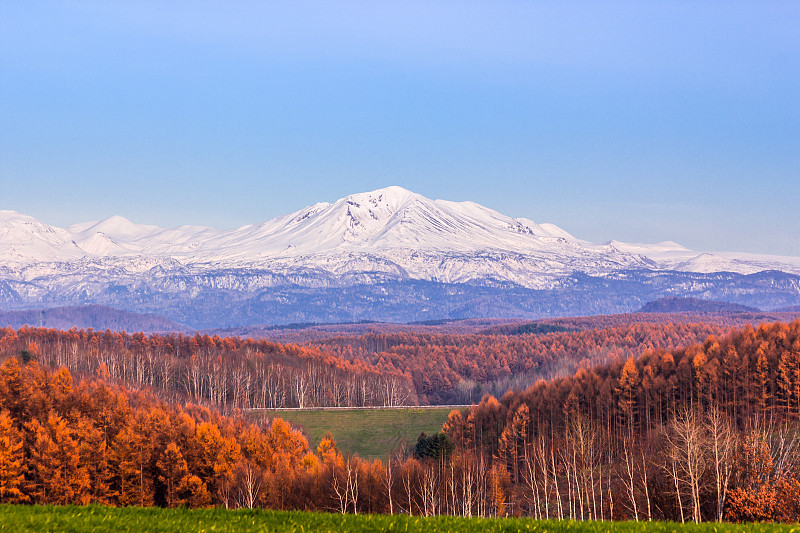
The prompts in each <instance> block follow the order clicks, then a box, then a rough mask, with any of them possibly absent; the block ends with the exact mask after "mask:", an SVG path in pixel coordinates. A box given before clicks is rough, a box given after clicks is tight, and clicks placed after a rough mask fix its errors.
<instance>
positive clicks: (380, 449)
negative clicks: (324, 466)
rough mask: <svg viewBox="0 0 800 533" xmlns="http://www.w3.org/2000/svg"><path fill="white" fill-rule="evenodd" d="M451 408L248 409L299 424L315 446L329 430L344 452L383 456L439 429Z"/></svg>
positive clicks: (366, 455)
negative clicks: (421, 434)
mask: <svg viewBox="0 0 800 533" xmlns="http://www.w3.org/2000/svg"><path fill="white" fill-rule="evenodd" d="M451 410H452V408H449V407H444V408H431V409H415V408H411V409H397V408H386V409H320V410H316V409H315V410H289V411H282V410H277V411H270V410H267V411H251V413H250V416H251V417H268V418H273V417H280V418H283V419H284V420H286V421H288V422H289V423H290V424H292V425H293V426H295V427H298V428H301V429H302V430H303V432H304V433H305V434H306V436H307V437H308V442H309V444H310V445H311V447H312V448H314V449H316V447H317V445H318V444H319V441H320V440H321V439H322V436H323V435H325V433H326V432H328V431H330V432H331V433H332V434H333V436H334V438H335V439H336V443H337V444H338V445H339V449H340V450H342V452H343V453H345V454H347V453H352V454H356V455H358V456H359V457H362V458H364V459H375V458H378V459H386V458H387V457H389V456H390V455H391V454H392V452H393V451H394V450H395V449H397V447H398V446H402V445H404V444H405V443H408V444H411V445H412V446H413V445H414V444H416V442H417V437H419V434H420V433H422V432H424V433H426V434H428V435H430V434H433V433H438V432H439V431H441V430H442V424H444V422H445V421H446V420H447V415H448V414H450V411H451Z"/></svg>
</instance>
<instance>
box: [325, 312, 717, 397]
mask: <svg viewBox="0 0 800 533" xmlns="http://www.w3.org/2000/svg"><path fill="white" fill-rule="evenodd" d="M561 329H565V328H561ZM726 330H727V328H724V327H720V326H717V325H712V324H705V323H681V324H675V323H661V324H659V323H632V324H625V325H621V326H610V327H602V328H599V329H587V330H583V331H574V330H567V331H555V332H549V333H535V332H534V333H523V334H516V333H515V332H511V334H491V335H478V334H466V335H444V334H404V333H393V334H367V335H361V336H358V337H351V336H342V337H334V338H331V339H327V340H324V341H318V342H314V343H310V344H309V346H313V347H315V348H317V349H319V350H321V351H322V352H324V353H327V354H331V355H333V356H336V357H337V358H340V359H344V360H347V361H363V362H366V363H369V364H371V365H375V366H376V367H377V368H380V369H382V370H385V371H388V372H399V373H402V374H405V375H408V376H410V377H411V379H412V380H413V383H414V388H415V389H416V392H417V394H418V395H419V397H420V399H421V400H422V401H426V402H428V403H431V404H436V403H471V402H473V401H478V400H479V399H480V397H481V396H482V394H483V393H485V392H490V393H495V394H497V395H500V394H503V393H505V392H506V391H507V390H509V389H515V390H517V389H524V388H527V387H528V386H530V385H532V384H533V383H535V382H536V381H538V380H541V379H551V378H555V377H560V376H565V375H568V374H571V373H573V372H574V371H575V370H576V369H577V368H579V367H589V366H592V365H596V364H602V363H609V362H613V361H619V360H625V359H627V358H628V357H630V356H632V355H636V354H639V353H641V351H642V350H647V349H655V348H656V347H661V348H664V349H668V350H669V349H673V348H677V347H679V346H685V345H687V344H691V343H693V342H699V341H702V340H704V339H705V338H706V337H708V336H709V335H712V334H717V335H718V334H721V333H722V332H724V331H726ZM545 331H546V330H545Z"/></svg>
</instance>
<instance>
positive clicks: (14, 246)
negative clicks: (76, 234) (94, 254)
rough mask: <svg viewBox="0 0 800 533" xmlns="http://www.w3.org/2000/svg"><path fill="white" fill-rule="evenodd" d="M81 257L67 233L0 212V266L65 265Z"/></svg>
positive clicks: (26, 216)
mask: <svg viewBox="0 0 800 533" xmlns="http://www.w3.org/2000/svg"><path fill="white" fill-rule="evenodd" d="M83 255H84V252H83V251H82V250H81V249H80V248H79V247H78V245H77V244H75V242H74V241H73V237H72V235H71V234H70V233H69V232H68V231H66V230H64V229H61V228H56V227H53V226H48V225H47V224H44V223H42V222H39V221H38V220H36V219H35V218H33V217H30V216H28V215H23V214H21V213H17V212H16V211H0V262H2V263H30V262H36V261H66V260H70V259H76V258H79V257H81V256H83Z"/></svg>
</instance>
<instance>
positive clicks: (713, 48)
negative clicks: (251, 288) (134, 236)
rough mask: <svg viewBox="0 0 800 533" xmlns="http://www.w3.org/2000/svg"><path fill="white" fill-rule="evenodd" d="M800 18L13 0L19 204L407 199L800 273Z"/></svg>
mask: <svg viewBox="0 0 800 533" xmlns="http://www.w3.org/2000/svg"><path fill="white" fill-rule="evenodd" d="M798 28H800V3H798V2H796V1H792V2H770V1H766V2H722V1H720V2H703V1H699V2H688V1H687V2H679V1H664V2H646V1H634V2H607V1H598V2H560V1H554V2H522V1H507V2H504V1H485V2H468V1H464V2H447V1H437V2H432V1H425V2H415V1H404V2H365V1H359V2H338V1H332V2H304V1H296V2H286V3H282V2H221V1H220V2H203V1H193V2H180V1H172V2H155V1H154V2H147V1H141V0H140V1H131V2H124V1H120V2H91V1H80V2H35V1H31V2H28V1H7V2H3V3H2V4H0V125H1V128H0V209H13V210H16V211H20V212H23V213H26V214H30V215H33V216H35V217H37V218H40V219H41V220H43V221H45V222H48V223H51V224H55V225H60V226H65V225H68V224H70V223H74V222H79V221H85V220H91V219H100V218H105V217H107V216H110V215H113V214H120V215H123V216H125V217H127V218H130V219H131V220H134V221H135V222H141V223H154V224H159V225H164V226H177V225H180V224H184V223H188V224H207V225H212V226H216V227H221V228H232V227H236V226H239V225H243V224H249V223H256V222H262V221H265V220H267V219H270V218H272V217H274V216H277V215H280V214H284V213H287V212H289V211H292V210H295V209H299V208H301V207H303V206H305V205H308V204H311V203H314V202H317V201H333V200H335V199H337V198H339V197H341V196H345V195H347V194H350V193H354V192H363V191H367V190H372V189H376V188H379V187H384V186H387V185H400V186H403V187H406V188H409V189H411V190H414V191H416V192H419V193H421V194H423V195H425V196H428V197H432V198H444V199H449V200H472V201H475V202H478V203H481V204H483V205H486V206H488V207H491V208H494V209H497V210H498V211H501V212H503V213H505V214H508V215H511V216H516V217H527V218H531V219H533V220H535V221H537V222H551V223H555V224H557V225H559V226H561V227H563V228H564V229H566V230H568V231H570V232H571V233H573V234H574V235H576V236H578V237H581V238H585V239H589V240H594V241H605V240H609V239H618V240H623V241H629V242H655V241H662V240H674V241H677V242H680V243H681V244H684V245H686V246H688V247H691V248H695V249H702V250H737V251H752V252H764V253H775V254H783V255H800V209H798V206H800V31H798Z"/></svg>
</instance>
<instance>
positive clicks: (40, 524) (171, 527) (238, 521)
mask: <svg viewBox="0 0 800 533" xmlns="http://www.w3.org/2000/svg"><path fill="white" fill-rule="evenodd" d="M101 531H113V532H115V533H126V532H131V533H133V532H176V531H186V532H190V531H191V532H209V533H210V532H215V533H226V532H231V533H234V532H237V533H248V532H267V531H270V532H309V531H315V532H316V531H319V532H328V531H330V532H340V531H387V532H390V531H420V532H423V531H424V532H430V533H438V532H455V533H458V532H467V531H469V532H472V531H481V532H498V533H499V532H512V531H513V532H516V531H520V532H522V531H525V532H531V531H536V532H541V533H547V532H552V533H559V532H587V533H590V532H591V533H594V532H601V531H602V532H606V531H607V532H620V533H623V532H624V533H628V532H630V533H634V532H665V533H666V532H672V531H676V532H677V531H687V532H709V533H711V532H721V533H725V532H731V533H733V532H740V531H741V532H750V531H752V532H772V531H781V532H784V531H785V532H787V533H789V532H800V525H797V524H794V525H791V524H790V525H777V524H757V525H752V524H713V523H708V524H675V523H672V522H649V523H648V522H572V521H562V522H558V521H537V520H531V519H527V518H495V519H490V518H459V517H451V516H437V517H431V518H424V517H417V516H405V515H394V516H385V515H358V516H356V515H340V514H329V513H308V512H301V511H266V510H260V509H259V510H255V509H254V510H249V509H240V510H235V511H234V510H225V509H193V510H190V509H158V508H139V507H126V508H113V507H100V506H89V507H76V506H64V507H59V506H27V505H0V532H13V533H18V532H19V533H21V532H65V533H69V532H75V533H77V532H101Z"/></svg>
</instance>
